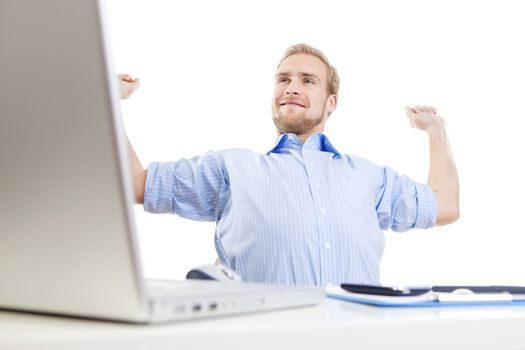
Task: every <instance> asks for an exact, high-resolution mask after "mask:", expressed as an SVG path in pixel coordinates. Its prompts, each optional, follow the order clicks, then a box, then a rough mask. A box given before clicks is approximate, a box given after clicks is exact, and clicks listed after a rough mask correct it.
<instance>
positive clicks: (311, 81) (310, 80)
mask: <svg viewBox="0 0 525 350" xmlns="http://www.w3.org/2000/svg"><path fill="white" fill-rule="evenodd" d="M304 82H305V83H306V84H313V85H315V81H313V80H312V79H305V80H304Z"/></svg>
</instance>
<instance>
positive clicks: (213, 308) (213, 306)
mask: <svg viewBox="0 0 525 350" xmlns="http://www.w3.org/2000/svg"><path fill="white" fill-rule="evenodd" d="M218 307H219V306H218V305H217V303H211V304H210V305H208V310H210V311H215V310H217V308H218Z"/></svg>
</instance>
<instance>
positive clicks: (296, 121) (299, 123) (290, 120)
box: [272, 108, 325, 135]
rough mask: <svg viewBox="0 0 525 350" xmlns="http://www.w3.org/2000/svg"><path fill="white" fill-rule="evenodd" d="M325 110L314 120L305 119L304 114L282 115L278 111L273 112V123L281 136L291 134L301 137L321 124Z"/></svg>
mask: <svg viewBox="0 0 525 350" xmlns="http://www.w3.org/2000/svg"><path fill="white" fill-rule="evenodd" d="M324 112H325V108H323V111H322V112H321V114H320V115H319V116H317V117H316V118H307V117H306V116H305V113H299V114H294V115H291V116H289V115H282V114H280V113H279V110H277V111H275V110H274V111H273V116H272V119H273V123H274V124H275V127H276V128H277V130H278V131H279V132H280V133H281V134H287V133H293V134H296V135H302V134H305V133H306V132H308V131H310V130H312V129H313V128H315V127H316V126H317V125H319V124H321V123H322V122H323V119H324Z"/></svg>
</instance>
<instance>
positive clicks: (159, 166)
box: [121, 44, 459, 286]
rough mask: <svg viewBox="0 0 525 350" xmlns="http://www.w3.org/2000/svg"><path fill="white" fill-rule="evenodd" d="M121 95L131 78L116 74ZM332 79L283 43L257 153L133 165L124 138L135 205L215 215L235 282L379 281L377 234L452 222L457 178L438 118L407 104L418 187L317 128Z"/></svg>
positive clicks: (327, 68)
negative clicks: (267, 146) (415, 140)
mask: <svg viewBox="0 0 525 350" xmlns="http://www.w3.org/2000/svg"><path fill="white" fill-rule="evenodd" d="M121 85H122V97H123V98H127V97H128V96H129V95H130V94H131V93H132V92H133V91H134V90H135V89H136V88H137V87H138V82H137V81H134V80H133V79H132V78H131V77H129V76H124V77H123V78H122V79H121ZM338 89H339V77H338V75H337V72H336V70H335V68H333V67H332V66H331V65H330V64H329V62H328V60H327V59H326V57H325V56H324V55H323V54H322V53H321V52H320V51H319V50H317V49H315V48H313V47H311V46H308V45H306V44H299V45H295V46H292V47H290V48H289V49H288V50H287V51H286V53H285V55H284V57H283V58H282V60H281V62H280V63H279V66H278V68H277V73H276V75H275V91H274V96H273V102H272V111H273V121H274V124H275V126H276V127H277V131H278V134H279V138H278V140H277V142H276V143H275V146H274V147H273V148H272V149H271V150H270V151H269V152H268V153H267V154H257V153H255V152H252V151H250V150H243V149H232V150H225V151H220V152H208V153H206V154H204V155H202V156H199V157H195V158H193V159H190V160H187V159H182V160H179V161H178V162H171V163H153V164H151V165H150V166H149V167H148V169H147V170H146V169H143V167H142V165H141V164H140V162H139V160H138V158H137V156H136V154H135V152H134V150H133V148H132V147H131V144H130V153H131V157H132V163H133V169H134V170H133V172H134V181H135V192H136V200H137V202H138V203H143V204H144V209H145V210H146V211H149V212H154V213H175V214H178V215H180V216H182V217H186V218H189V219H193V220H201V221H215V222H216V224H217V226H216V233H215V245H216V249H217V253H218V255H219V257H220V259H221V260H222V262H223V263H224V264H226V266H228V267H230V268H232V269H233V270H235V271H237V272H238V273H239V274H240V275H241V277H242V278H243V280H245V281H250V282H267V283H281V284H297V285H316V286H324V285H327V284H339V283H343V282H348V283H366V284H378V283H379V262H380V259H381V256H382V253H383V248H384V237H383V233H382V231H381V230H387V229H389V228H391V229H392V230H394V231H406V230H409V229H412V228H429V227H432V226H433V225H434V224H437V225H445V224H448V223H451V222H453V221H455V220H457V218H458V217H459V199H458V198H459V184H458V183H459V181H458V176H457V171H456V168H455V165H454V161H453V159H452V154H451V152H450V149H449V146H448V141H447V135H446V132H445V126H444V121H443V119H442V118H441V117H439V116H437V114H436V110H435V109H434V108H432V107H426V106H417V107H414V108H407V109H406V111H407V115H408V117H409V118H410V121H411V123H412V125H413V126H414V127H416V128H419V129H421V130H423V131H426V132H427V133H428V135H429V141H430V171H429V176H428V185H424V184H418V183H415V182H413V181H412V180H411V179H409V178H408V177H406V176H399V175H398V174H396V173H395V172H394V171H392V170H391V169H390V168H388V167H380V166H377V165H375V164H373V163H371V162H369V161H367V160H365V159H362V158H359V157H355V156H349V155H343V154H341V153H339V152H338V150H337V149H336V148H335V147H334V146H333V145H332V144H331V143H330V141H329V140H328V138H327V137H326V136H325V135H323V134H322V132H323V130H324V126H325V123H326V121H327V119H328V118H329V116H330V115H331V113H332V112H333V111H334V110H335V108H336V107H337V98H338Z"/></svg>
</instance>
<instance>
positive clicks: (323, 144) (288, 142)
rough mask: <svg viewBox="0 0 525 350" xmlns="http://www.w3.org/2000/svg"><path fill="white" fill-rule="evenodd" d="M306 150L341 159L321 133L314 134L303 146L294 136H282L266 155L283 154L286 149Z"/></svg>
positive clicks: (290, 134)
mask: <svg viewBox="0 0 525 350" xmlns="http://www.w3.org/2000/svg"><path fill="white" fill-rule="evenodd" d="M303 148H304V149H307V150H310V151H321V152H330V153H333V155H334V157H335V158H338V157H341V154H340V153H339V152H338V151H337V149H335V147H334V146H332V144H331V143H330V140H328V137H327V136H326V135H325V134H322V133H319V132H317V133H315V134H313V135H312V136H310V137H309V138H308V139H307V140H306V141H305V143H304V145H303V144H301V140H299V138H298V137H297V135H296V134H292V133H289V134H282V135H281V136H279V138H278V139H277V141H276V143H275V145H274V146H273V147H272V149H270V151H268V153H266V154H270V153H284V151H285V150H287V149H294V150H297V151H301V150H302V149H303Z"/></svg>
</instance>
